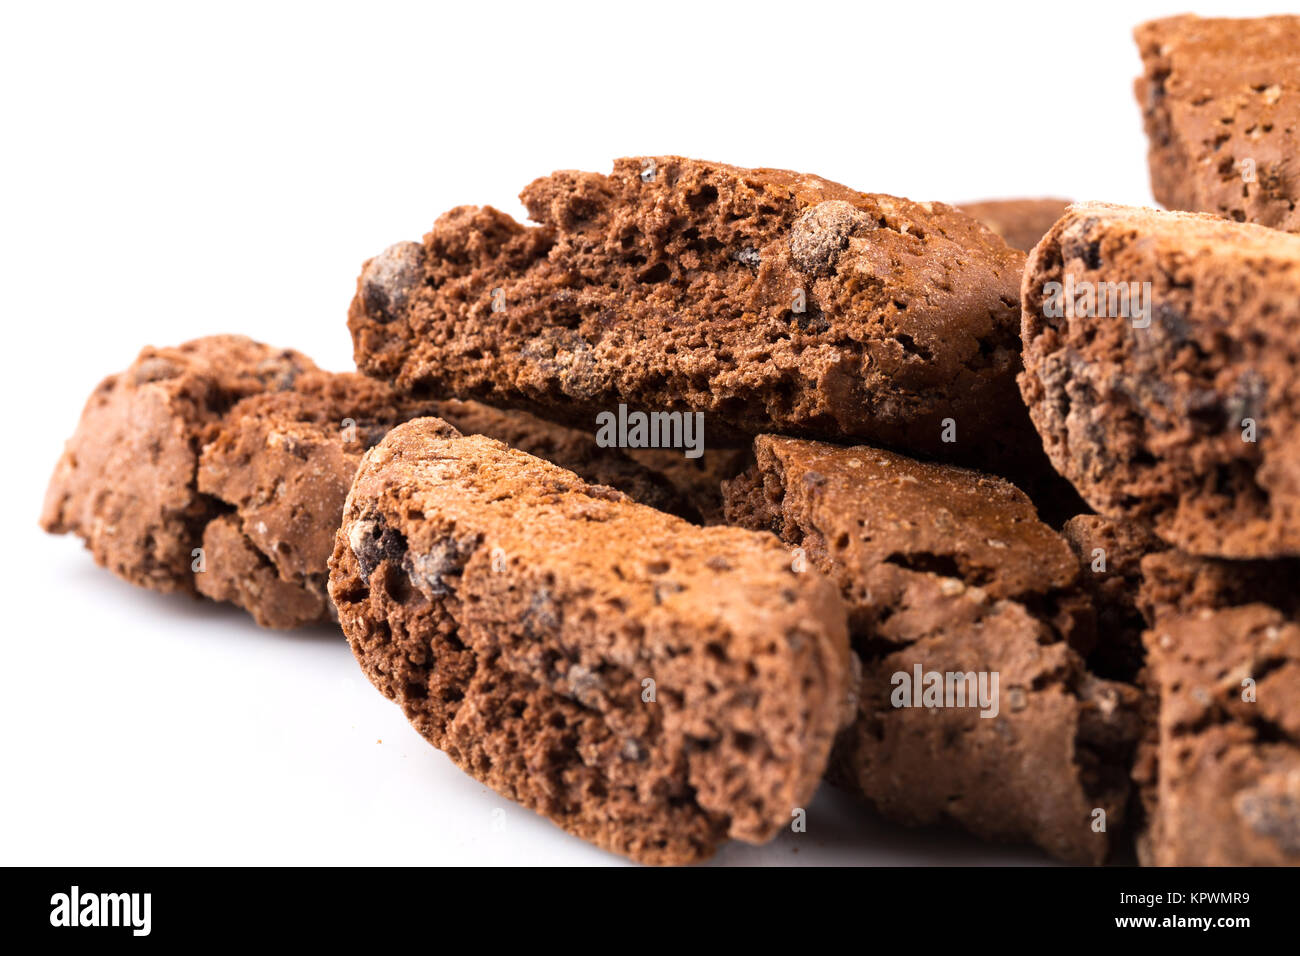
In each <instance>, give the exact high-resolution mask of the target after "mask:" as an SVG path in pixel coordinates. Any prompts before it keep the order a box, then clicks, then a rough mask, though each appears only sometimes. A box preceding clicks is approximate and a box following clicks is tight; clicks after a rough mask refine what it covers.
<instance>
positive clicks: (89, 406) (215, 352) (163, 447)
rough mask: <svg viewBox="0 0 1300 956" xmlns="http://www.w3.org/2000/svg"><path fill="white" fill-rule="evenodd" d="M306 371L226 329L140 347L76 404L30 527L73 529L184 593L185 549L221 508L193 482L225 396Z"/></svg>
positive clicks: (114, 565)
mask: <svg viewBox="0 0 1300 956" xmlns="http://www.w3.org/2000/svg"><path fill="white" fill-rule="evenodd" d="M315 367H316V366H315V365H314V364H313V363H312V361H311V360H310V359H308V358H307V357H306V356H304V355H301V354H299V353H298V352H293V351H290V350H287V349H275V348H272V347H270V346H268V345H263V344H261V343H260V342H254V341H253V340H252V339H248V338H244V337H243V336H236V335H218V336H212V337H209V338H201V339H195V340H194V341H192V342H186V343H185V344H184V345H180V346H177V347H176V348H146V349H144V350H143V351H141V352H140V354H139V356H138V357H137V358H136V360H135V361H134V362H133V363H132V364H131V366H130V367H129V368H128V369H127V370H126V371H124V372H121V373H119V374H116V375H110V376H109V377H108V378H106V379H104V380H103V381H102V382H100V384H99V386H98V387H97V388H96V389H95V391H94V392H93V393H92V394H91V396H90V399H89V400H88V401H87V402H86V406H85V409H84V410H83V412H82V414H81V421H80V422H79V423H78V425H77V429H76V432H75V433H74V434H73V436H72V438H71V439H70V440H69V441H68V443H67V447H66V449H65V451H64V453H63V455H62V457H61V458H60V459H59V462H58V464H57V465H56V466H55V469H54V475H53V476H52V477H51V479H50V484H49V487H48V490H47V491H46V495H45V504H44V507H43V508H42V511H41V527H42V528H44V529H45V530H46V531H48V532H51V533H52V534H67V533H71V534H75V535H77V536H78V537H80V538H81V539H82V540H83V541H84V542H85V543H86V547H87V548H89V549H90V552H91V553H92V554H93V555H94V557H95V561H96V562H97V563H99V564H100V565H103V566H104V567H106V568H108V569H109V570H110V571H112V572H113V573H114V574H116V575H117V576H118V577H121V578H124V579H125V580H127V581H130V582H131V583H132V584H138V585H141V586H143V587H148V588H152V589H154V590H157V591H182V592H190V593H193V592H194V590H195V578H194V571H193V569H192V566H193V563H194V561H195V558H196V555H195V554H194V551H195V549H197V548H199V547H201V546H202V539H203V529H204V528H205V527H206V526H207V524H208V522H210V521H212V520H213V519H214V518H215V517H217V516H218V514H220V513H221V511H222V509H221V508H220V507H219V506H218V504H217V502H216V501H214V500H213V499H212V498H210V497H208V496H206V495H204V494H202V493H201V492H199V490H198V488H197V486H196V480H195V476H196V472H197V470H198V460H199V454H200V451H201V449H202V447H203V445H204V444H205V442H206V441H208V440H209V439H210V437H211V434H212V431H213V429H214V427H215V426H216V424H217V423H218V422H219V421H220V420H221V418H222V416H223V415H225V413H226V412H227V411H229V409H230V408H231V406H233V405H234V404H235V403H236V402H238V401H240V400H241V399H244V398H247V397H248V396H251V395H256V394H260V393H263V392H268V391H280V390H283V389H288V388H292V387H293V384H294V382H295V380H296V379H297V378H298V376H299V375H301V374H302V373H304V372H307V371H311V370H314V369H315Z"/></svg>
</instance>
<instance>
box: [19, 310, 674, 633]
mask: <svg viewBox="0 0 1300 956" xmlns="http://www.w3.org/2000/svg"><path fill="white" fill-rule="evenodd" d="M435 412H436V413H441V414H444V415H446V416H447V417H448V418H449V419H451V420H453V421H455V422H456V423H457V424H459V425H461V426H462V427H464V428H465V429H467V430H473V431H483V432H486V433H489V434H492V435H493V436H494V437H498V438H502V439H505V440H507V441H511V442H517V443H519V444H520V445H521V446H523V447H526V448H527V449H528V450H530V451H534V452H536V453H537V454H538V455H541V456H543V457H546V458H547V459H548V460H552V461H555V462H557V463H559V464H561V465H564V466H568V467H571V468H573V469H575V470H577V471H578V472H580V473H582V474H583V475H584V476H586V477H588V478H591V479H593V480H599V481H602V482H605V483H607V484H610V485H613V486H616V487H618V488H619V489H621V490H624V491H626V492H627V493H629V494H630V495H632V496H633V497H634V498H636V499H637V500H642V501H645V502H647V503H649V504H653V505H655V506H657V507H661V508H664V509H666V510H671V511H675V512H678V513H681V514H683V515H686V516H689V517H692V518H698V514H697V513H696V511H695V509H694V508H693V506H692V505H691V503H690V502H689V501H688V500H687V499H686V498H685V496H683V495H681V494H679V493H678V492H677V491H676V490H675V489H674V488H673V486H672V485H671V484H670V483H669V482H668V481H667V480H666V479H664V478H662V477H661V476H660V475H658V474H657V473H655V472H653V471H652V470H650V469H648V468H645V467H643V466H641V465H639V464H637V463H636V462H634V461H632V460H631V459H630V458H628V457H627V456H626V455H624V454H623V452H621V451H620V450H619V449H616V448H612V449H603V448H599V447H597V446H596V443H595V440H594V439H593V438H592V437H591V435H589V434H586V433H582V432H579V431H576V430H574V429H570V428H566V427H564V426H560V425H554V424H551V423H549V422H543V421H540V420H538V419H536V418H534V417H533V416H531V415H528V414H526V413H523V412H508V411H502V410H499V409H494V408H488V407H486V406H483V405H480V404H478V403H476V402H458V401H432V400H428V399H416V398H411V397H408V396H403V395H401V394H399V393H397V392H395V391H393V389H392V388H390V387H389V386H388V385H386V384H384V383H381V382H377V381H375V380H373V379H370V378H367V377H365V376H363V375H358V374H356V373H352V372H344V373H333V372H325V371H322V370H320V369H318V368H317V367H316V366H315V365H314V364H313V363H312V362H311V360H310V359H308V358H306V357H305V356H303V355H301V354H299V353H297V352H292V351H286V350H277V349H272V348H271V347H269V346H265V345H261V344H259V343H256V342H253V341H252V340H250V339H244V338H240V337H237V336H218V337H214V338H207V339H197V340H195V341H193V342H188V343H186V344H184V345H181V346H178V347H177V348H174V349H153V348H150V349H145V350H144V351H143V352H142V353H141V355H140V357H139V358H138V359H137V360H136V362H135V364H133V365H132V366H131V368H129V369H128V370H127V371H126V372H123V373H121V374H120V375H114V376H111V377H109V378H108V379H106V380H105V381H104V382H103V383H102V384H101V385H100V386H99V388H97V389H96V391H95V393H94V394H93V395H92V396H91V399H90V401H89V402H88V403H87V405H86V410H85V412H84V413H83V415H82V420H81V423H80V425H79V426H78V429H77V432H76V434H75V435H74V436H73V438H72V440H71V441H70V442H69V443H68V446H67V450H66V451H65V453H64V455H63V457H62V459H61V460H60V462H59V464H58V466H57V468H56V469H55V474H54V477H53V479H51V482H50V486H49V491H48V492H47V495H46V503H45V508H44V512H43V514H42V519H41V523H42V526H43V527H44V528H45V529H46V530H47V531H51V532H55V533H62V532H73V533H76V534H78V535H80V536H81V537H82V538H83V539H85V540H86V542H87V545H88V546H89V547H90V549H91V551H92V552H93V553H94V555H95V558H96V560H97V561H99V563H100V564H103V565H105V566H107V567H109V568H110V569H112V570H113V571H114V572H115V573H117V574H118V575H120V576H121V577H124V578H126V579H127V580H128V581H131V582H133V583H135V584H141V585H144V586H146V587H150V588H153V589H155V590H159V591H184V592H189V593H198V594H201V595H204V596H206V597H209V598H212V599H213V600H216V601H228V602H230V603H233V604H236V605H238V606H240V607H242V608H244V609H245V610H246V611H248V612H249V613H250V614H251V615H252V616H253V617H254V618H255V619H256V620H257V622H258V623H259V624H261V625H262V626H263V627H273V628H293V627H299V626H302V625H305V624H310V623H313V622H317V621H328V620H330V619H331V618H332V616H333V606H332V605H331V603H330V601H329V598H328V595H327V594H326V587H325V584H326V578H327V577H328V562H329V556H330V553H331V552H332V551H333V549H334V535H335V532H336V531H337V530H338V526H339V519H340V516H341V515H342V513H343V502H344V499H345V498H346V497H347V493H348V488H349V487H351V484H352V478H353V476H354V475H355V474H356V469H357V465H358V464H359V463H360V461H361V455H362V454H363V453H364V452H365V451H366V449H368V448H370V447H372V446H373V445H374V444H375V443H376V442H378V441H379V439H380V438H382V437H383V436H384V435H385V434H386V433H387V432H388V430H389V429H390V428H392V427H393V426H394V425H396V424H400V423H401V422H405V421H408V420H409V419H412V418H417V417H421V416H427V415H431V414H434V413H435Z"/></svg>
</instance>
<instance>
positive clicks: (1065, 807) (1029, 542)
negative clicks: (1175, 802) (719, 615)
mask: <svg viewBox="0 0 1300 956" xmlns="http://www.w3.org/2000/svg"><path fill="white" fill-rule="evenodd" d="M754 452H755V456H756V459H757V464H756V465H755V467H754V468H753V469H751V470H750V471H749V472H746V473H745V474H744V475H742V476H741V477H740V478H738V479H736V480H734V481H732V482H729V483H728V484H727V486H726V490H727V516H728V518H729V520H731V521H733V522H735V523H738V524H740V525H742V526H744V527H751V528H766V529H769V530H771V531H773V532H775V533H776V534H778V535H779V536H780V537H781V538H782V540H784V541H786V542H787V543H788V544H790V545H793V546H797V547H799V548H802V549H803V555H804V557H805V559H806V560H807V561H808V563H809V564H810V565H811V566H812V567H814V568H816V569H819V570H821V571H823V572H824V573H825V574H827V575H828V576H829V577H830V578H831V579H832V580H834V581H836V582H837V583H838V584H839V586H840V588H841V592H842V594H843V595H844V598H845V600H846V603H847V604H848V606H849V613H850V633H851V635H852V640H853V646H854V649H855V652H856V654H857V656H858V658H859V659H860V661H861V667H862V678H861V683H860V690H859V698H858V706H857V719H856V720H855V722H854V723H853V725H852V726H851V727H850V728H849V729H848V730H846V731H844V733H843V734H842V735H841V738H840V740H839V742H838V744H837V748H836V756H835V758H834V767H835V776H834V778H833V779H836V780H837V781H839V782H843V783H846V784H847V785H849V786H850V787H852V788H854V789H857V790H859V791H860V792H861V793H863V794H864V795H865V796H866V797H867V798H868V800H870V802H871V803H872V804H873V805H874V806H876V807H877V808H878V809H879V810H880V811H881V812H882V813H884V814H885V815H886V816H888V817H890V818H892V819H895V820H900V821H902V822H905V823H909V824H914V825H924V824H949V825H954V824H955V825H957V826H960V827H963V828H965V829H967V830H969V831H970V832H972V833H975V834H977V835H979V836H982V837H984V838H986V839H998V840H1017V841H1021V840H1030V841H1033V842H1035V843H1037V844H1038V845H1039V846H1041V847H1043V848H1044V849H1046V850H1047V851H1048V852H1050V853H1052V854H1053V855H1056V856H1059V857H1061V858H1063V859H1067V860H1071V861H1074V862H1087V863H1100V862H1102V861H1103V860H1104V859H1105V858H1106V857H1107V855H1108V854H1109V852H1110V849H1111V845H1112V844H1111V837H1109V836H1107V834H1106V833H1101V832H1097V831H1095V830H1094V829H1093V828H1092V823H1093V820H1094V819H1095V818H1094V816H1093V814H1094V811H1095V810H1097V809H1101V810H1104V811H1105V814H1106V823H1107V827H1108V832H1110V833H1113V832H1115V831H1117V830H1120V829H1121V828H1122V824H1123V821H1124V813H1125V803H1126V800H1127V795H1128V779H1127V778H1128V760H1129V759H1130V756H1131V752H1132V748H1133V745H1134V743H1135V741H1136V739H1137V736H1138V733H1139V727H1138V707H1139V703H1140V701H1139V695H1138V692H1137V690H1136V689H1135V688H1133V687H1131V686H1129V685H1127V684H1123V683H1119V682H1115V681H1108V680H1102V679H1099V678H1098V677H1096V676H1095V675H1093V674H1092V673H1090V672H1089V671H1088V669H1087V667H1086V666H1085V663H1084V657H1083V654H1084V653H1086V652H1087V651H1089V650H1091V648H1092V645H1093V641H1094V637H1095V635H1094V632H1093V618H1092V608H1091V606H1090V604H1089V602H1088V600H1087V598H1086V597H1085V596H1084V595H1083V593H1082V592H1081V591H1080V590H1079V588H1078V586H1077V578H1078V567H1077V563H1076V559H1075V557H1074V555H1073V554H1072V553H1071V551H1070V548H1069V546H1068V545H1067V544H1066V542H1065V541H1064V540H1062V539H1061V538H1060V537H1059V536H1058V535H1056V534H1055V533H1054V532H1053V531H1052V530H1051V529H1050V528H1048V527H1047V526H1046V525H1044V524H1042V523H1041V522H1040V521H1039V520H1038V518H1037V515H1036V514H1035V511H1034V508H1033V505H1032V504H1031V503H1030V502H1029V500H1028V499H1027V498H1026V497H1025V496H1024V495H1023V494H1022V493H1021V492H1020V491H1019V490H1018V489H1016V488H1015V487H1014V486H1012V485H1011V484H1010V483H1008V482H1006V481H1003V480H1002V479H998V478H994V477H992V476H988V475H982V474H979V473H977V472H973V471H968V470H966V469H962V468H956V467H952V466H947V465H938V464H929V463H923V462H918V461H914V460H912V459H908V458H905V457H903V456H901V455H896V454H893V453H890V452H885V451H881V450H879V449H875V448H869V447H855V448H842V447H837V446H831V445H825V444H821V443H818V442H812V441H801V440H797V439H789V438H778V437H774V436H760V437H759V438H758V439H757V440H756V441H755V447H754ZM917 668H920V670H921V672H922V673H923V674H924V673H931V672H933V673H939V674H944V675H946V674H949V673H954V674H968V673H969V674H973V675H979V674H981V673H982V674H985V675H990V674H993V673H997V674H998V681H999V687H1000V694H999V706H998V707H997V713H996V714H995V715H993V716H991V717H981V716H980V712H979V709H978V708H973V707H958V708H939V709H932V708H929V707H925V708H915V707H899V706H896V704H895V702H894V700H893V692H894V689H895V687H896V678H897V675H899V674H904V675H909V676H910V675H912V674H914V673H915V671H916V669H917Z"/></svg>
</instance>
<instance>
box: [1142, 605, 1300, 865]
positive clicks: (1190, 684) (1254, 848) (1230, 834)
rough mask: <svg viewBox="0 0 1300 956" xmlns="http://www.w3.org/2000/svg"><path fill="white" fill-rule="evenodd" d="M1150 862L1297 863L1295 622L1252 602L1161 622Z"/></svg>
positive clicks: (1155, 643)
mask: <svg viewBox="0 0 1300 956" xmlns="http://www.w3.org/2000/svg"><path fill="white" fill-rule="evenodd" d="M1147 650H1148V653H1149V655H1150V656H1149V669H1150V671H1151V674H1152V679H1153V682H1154V683H1155V686H1156V687H1157V689H1158V692H1159V695H1160V701H1161V705H1160V718H1159V729H1158V744H1157V746H1158V772H1157V773H1156V779H1155V782H1154V789H1155V796H1154V799H1153V800H1151V801H1150V805H1151V806H1152V808H1153V812H1152V817H1151V818H1150V820H1149V826H1148V831H1147V833H1146V834H1145V836H1144V839H1143V840H1142V842H1141V844H1140V850H1141V856H1142V858H1143V861H1144V862H1146V863H1150V864H1153V865H1155V866H1279V865H1285V864H1290V865H1298V864H1300V625H1297V624H1296V623H1295V622H1294V621H1288V620H1286V618H1285V617H1284V616H1283V615H1282V614H1281V613H1279V612H1278V611H1277V610H1275V609H1273V608H1269V607H1266V606H1264V605H1261V604H1250V605H1246V606H1244V607H1239V608H1232V609H1229V610H1221V611H1209V610H1206V611H1200V612H1197V613H1193V614H1189V615H1183V616H1175V617H1172V618H1167V619H1165V620H1163V621H1161V623H1160V625H1159V626H1158V627H1156V628H1155V629H1153V630H1152V631H1150V632H1149V633H1148V635H1147Z"/></svg>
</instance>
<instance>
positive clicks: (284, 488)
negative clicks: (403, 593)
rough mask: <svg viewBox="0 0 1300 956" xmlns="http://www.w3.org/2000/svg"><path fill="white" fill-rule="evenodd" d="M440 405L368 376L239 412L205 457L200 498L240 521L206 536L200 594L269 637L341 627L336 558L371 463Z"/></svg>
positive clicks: (319, 384)
mask: <svg viewBox="0 0 1300 956" xmlns="http://www.w3.org/2000/svg"><path fill="white" fill-rule="evenodd" d="M432 407H433V403H431V402H428V401H414V400H411V399H407V398H403V397H401V396H399V395H397V394H395V393H394V392H393V391H392V390H391V389H390V388H388V387H387V386H385V385H382V384H381V383H379V382H375V381H373V380H371V379H367V378H365V377H364V376H361V375H356V374H354V373H346V372H344V373H334V372H322V371H313V372H307V373H304V374H303V375H301V376H299V378H298V380H297V381H296V382H295V385H294V388H293V389H292V390H289V391H283V392H276V393H273V394H264V395H254V396H251V397H249V398H246V399H244V400H243V401H242V402H239V403H238V404H236V405H235V406H234V407H233V408H231V409H230V411H229V412H228V413H227V414H226V415H225V416H223V418H222V419H221V421H220V423H219V425H217V426H216V427H215V429H214V431H213V434H212V438H211V440H210V441H208V442H207V443H206V444H205V445H204V447H203V452H202V454H201V455H200V457H199V468H198V478H197V480H198V490H199V491H200V492H202V493H203V494H204V495H207V496H209V497H210V498H211V499H212V500H213V501H214V502H216V503H217V504H218V506H219V507H221V508H223V509H227V510H228V511H229V512H230V513H229V514H227V515H225V516H223V520H222V521H221V522H220V523H218V522H213V523H211V524H209V525H208V527H207V529H206V530H205V532H204V535H203V547H204V551H205V559H206V567H205V568H204V569H202V573H199V574H196V575H195V583H196V585H197V587H198V590H199V592H200V593H201V594H204V595H206V596H207V597H210V598H212V599H213V600H218V601H230V602H232V603H234V604H238V605H239V606H240V607H243V608H244V609H245V610H246V611H248V612H249V613H250V614H251V615H252V616H253V618H254V619H255V620H256V621H257V623H258V624H261V625H262V626H263V627H276V628H290V627H300V626H302V625H304V624H310V623H313V622H315V621H325V620H329V619H331V617H332V616H333V606H332V605H331V604H330V601H329V598H328V596H327V594H326V591H325V583H326V578H327V577H328V562H329V556H330V552H331V551H333V550H334V533H335V532H336V531H337V530H338V523H339V516H340V515H342V513H343V501H344V499H345V498H346V497H347V493H348V488H349V487H350V486H351V484H352V477H353V475H355V474H356V470H357V465H358V464H360V462H361V456H362V454H364V453H365V450H366V449H367V448H369V447H371V446H372V445H374V444H375V442H377V441H379V439H380V438H382V437H383V436H384V435H385V434H387V432H388V430H389V429H390V428H392V427H393V426H394V425H397V424H400V423H401V422H404V421H407V420H409V419H411V418H416V417H419V416H421V415H427V414H429V412H430V410H431V409H432ZM236 529H237V530H238V533H239V534H240V535H241V536H242V538H243V545H242V547H241V546H240V545H239V544H238V543H237V542H235V541H234V540H233V539H232V534H233V533H234V531H235V530H236ZM254 559H256V560H254Z"/></svg>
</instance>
